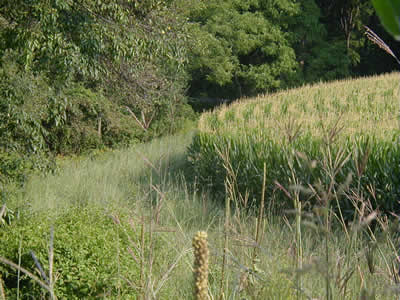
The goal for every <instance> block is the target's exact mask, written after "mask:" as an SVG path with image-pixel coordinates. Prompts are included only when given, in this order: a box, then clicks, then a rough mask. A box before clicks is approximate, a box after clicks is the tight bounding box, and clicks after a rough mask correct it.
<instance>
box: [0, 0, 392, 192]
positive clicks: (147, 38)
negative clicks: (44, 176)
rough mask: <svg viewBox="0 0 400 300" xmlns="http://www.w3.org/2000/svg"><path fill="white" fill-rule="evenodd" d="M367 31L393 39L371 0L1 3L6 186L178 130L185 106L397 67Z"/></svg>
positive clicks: (188, 113) (1, 151)
mask: <svg viewBox="0 0 400 300" xmlns="http://www.w3.org/2000/svg"><path fill="white" fill-rule="evenodd" d="M362 25H369V26H370V27H372V28H374V29H375V30H376V31H377V32H378V33H379V34H381V35H382V37H383V38H384V39H385V38H386V39H388V40H389V41H390V39H389V38H387V36H386V35H385V33H382V29H381V26H380V25H378V19H377V17H376V15H375V13H374V10H373V9H372V6H371V4H370V3H369V1H364V0H354V1H341V2H340V1H339V2H335V3H333V4H332V3H329V4H327V3H325V1H321V0H303V1H294V0H279V1H278V0H277V1H271V2H268V3H267V2H265V1H259V0H251V1H237V0H224V1H211V0H210V1H181V0H168V1H166V0H146V1H132V0H124V1H118V2H113V1H106V0H104V1H92V0H85V1H36V2H31V1H24V0H20V1H17V2H15V1H3V2H2V4H1V5H0V77H1V86H0V96H1V103H0V104H1V105H0V120H1V125H0V126H1V128H0V140H1V145H0V170H1V173H0V181H1V182H3V184H4V183H6V182H9V181H10V180H18V181H19V182H22V181H23V180H24V178H25V176H26V173H27V172H26V171H27V170H30V169H33V170H35V169H41V170H51V169H54V163H53V159H52V157H54V156H56V155H68V154H79V153H83V152H87V151H88V150H91V149H101V148H105V147H118V146H121V145H128V144H131V143H135V142H143V141H148V140H149V139H151V138H153V137H156V136H160V135H163V134H167V133H173V132H176V130H177V129H179V128H182V127H183V126H184V124H185V120H188V119H193V118H194V114H193V112H192V109H191V108H190V106H189V105H188V104H187V103H188V102H190V103H191V104H192V106H193V107H194V108H195V110H201V109H202V108H204V107H205V106H207V105H208V106H213V105H215V103H218V101H219V100H218V99H235V98H237V97H242V96H251V95H256V94H258V93H263V92H269V91H276V90H278V89H282V88H286V87H293V86H297V85H301V84H303V83H305V82H313V81H320V80H331V79H338V78H342V77H346V76H351V75H362V74H370V73H376V72H382V71H388V70H391V67H390V66H391V64H390V63H384V62H385V61H387V60H388V59H390V58H387V57H385V56H383V54H382V53H381V52H380V51H379V49H378V48H377V47H375V46H372V45H371V44H370V43H366V39H365V38H364V37H363V31H364V29H363V27H362ZM377 60H379V64H378V63H376V62H377ZM380 68H383V69H380ZM188 99H190V101H188Z"/></svg>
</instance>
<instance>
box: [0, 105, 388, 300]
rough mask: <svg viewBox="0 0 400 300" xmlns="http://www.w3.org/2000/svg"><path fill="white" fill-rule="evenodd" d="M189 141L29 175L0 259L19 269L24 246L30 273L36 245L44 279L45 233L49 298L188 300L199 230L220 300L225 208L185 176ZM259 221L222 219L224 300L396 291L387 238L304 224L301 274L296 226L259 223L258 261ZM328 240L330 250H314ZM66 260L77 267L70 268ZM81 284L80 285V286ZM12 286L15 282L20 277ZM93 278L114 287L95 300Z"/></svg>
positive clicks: (381, 295)
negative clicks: (53, 277)
mask: <svg viewBox="0 0 400 300" xmlns="http://www.w3.org/2000/svg"><path fill="white" fill-rule="evenodd" d="M293 101H294V100H293ZM191 137H192V135H190V134H189V135H181V136H174V137H168V138H164V139H161V140H157V141H154V142H152V143H150V144H146V145H141V146H137V147H133V148H131V149H127V150H123V151H116V152H112V153H106V154H102V155H99V156H97V157H92V158H85V159H79V160H76V161H69V162H66V163H65V164H64V166H63V168H62V170H61V171H60V172H59V173H58V174H56V175H52V176H47V177H45V178H43V177H37V178H32V180H30V181H29V183H28V185H27V186H26V190H25V191H24V192H23V193H22V194H21V195H20V197H18V198H16V199H15V200H13V201H12V203H9V206H10V207H12V208H13V209H14V211H18V212H19V218H17V217H16V216H15V218H14V220H13V221H12V223H11V225H7V226H5V227H2V228H1V233H0V245H3V246H1V247H0V255H4V256H8V257H9V256H10V255H11V254H13V255H14V256H13V257H12V258H14V260H15V261H17V260H18V255H17V252H16V251H15V250H16V249H17V250H18V247H19V245H20V244H19V242H21V243H22V247H21V254H22V257H23V258H24V259H23V260H22V263H23V264H22V265H23V266H24V267H26V268H28V269H30V270H32V271H34V267H33V263H32V261H31V260H29V250H30V249H32V248H34V249H35V251H37V252H38V253H39V252H40V253H41V254H40V257H39V259H41V262H42V263H43V264H44V266H45V270H46V271H47V265H46V259H47V256H46V254H47V243H48V231H49V228H50V226H51V225H52V224H53V225H55V241H58V242H55V255H56V260H57V256H61V257H59V258H58V261H59V262H58V265H57V264H56V268H55V273H56V274H58V277H59V279H58V280H57V281H56V283H55V285H56V292H57V293H59V294H60V295H61V294H62V293H70V294H68V295H69V297H70V298H71V299H72V295H75V297H77V298H79V296H80V297H85V296H83V295H86V297H95V296H101V297H104V298H107V299H114V298H115V299H118V298H119V299H130V298H132V299H135V298H136V296H137V294H138V293H139V291H140V289H139V288H138V285H140V283H142V284H145V288H144V289H143V291H144V293H145V294H146V295H147V296H148V297H149V298H151V297H154V298H157V299H191V297H192V274H191V270H192V269H191V266H192V262H193V255H192V252H191V239H192V237H193V234H194V233H195V232H196V231H197V230H207V231H208V233H209V244H210V251H211V258H210V276H209V278H210V294H211V295H213V297H214V299H216V298H217V297H218V295H219V289H220V278H221V263H222V253H223V247H224V245H223V237H224V227H223V224H224V221H225V218H224V209H223V207H220V206H219V205H218V204H217V203H218V202H216V201H214V199H213V197H212V196H211V195H209V194H208V193H207V192H206V191H200V189H199V187H198V186H196V183H195V180H193V178H194V176H193V174H190V173H189V174H188V172H185V170H186V163H185V160H186V152H185V151H186V147H187V146H188V145H189V144H190V142H191ZM150 204H153V205H150ZM110 216H113V218H110ZM117 217H118V219H119V220H120V221H117ZM289 219H290V217H289ZM96 220H98V221H96ZM113 220H114V221H113ZM142 220H144V222H142ZM255 223H256V219H255V217H254V216H252V215H251V214H246V213H243V212H236V213H234V214H233V215H232V217H231V218H230V226H229V229H228V231H227V234H228V235H227V236H228V249H229V251H228V253H229V255H228V263H227V266H226V267H227V270H226V273H225V278H224V294H225V296H226V299H228V298H229V299H239V298H240V297H243V298H249V299H251V297H253V299H306V296H307V297H310V298H316V299H322V298H324V297H325V294H326V292H327V290H326V285H325V283H326V281H325V277H324V276H325V275H326V274H327V273H328V274H329V278H328V282H329V285H330V289H331V290H332V295H333V299H357V298H359V297H360V293H361V291H362V290H363V289H365V288H366V289H367V291H368V292H372V291H376V293H377V299H392V298H393V294H390V289H389V288H388V287H390V286H391V285H393V283H394V281H393V280H394V278H393V276H392V274H391V271H390V268H391V264H392V262H393V261H394V256H395V252H394V251H393V250H391V242H392V239H391V235H390V234H382V235H381V236H380V237H379V239H378V238H377V242H374V241H372V242H371V240H373V238H372V239H371V238H370V237H368V235H366V234H364V233H363V232H364V231H363V230H353V231H351V232H350V233H349V235H346V234H344V232H343V231H342V230H341V229H338V230H337V232H331V233H330V234H329V235H328V236H326V235H324V233H323V230H319V227H318V222H315V224H317V227H316V228H317V230H315V228H314V227H315V226H310V225H307V224H304V225H303V226H302V242H301V244H300V245H301V248H302V250H303V254H302V258H301V261H302V264H303V269H302V271H301V272H297V271H296V265H297V264H298V262H299V258H298V257H297V256H296V253H297V252H296V249H297V247H296V242H295V241H296V239H295V237H296V230H295V228H294V225H293V224H292V221H291V220H287V219H282V218H278V217H275V216H272V215H269V214H268V215H267V216H266V219H265V224H264V238H263V240H262V243H261V244H260V245H258V246H257V247H256V248H257V249H259V252H258V257H257V260H255V261H254V260H253V250H254V246H255V244H254V231H255ZM65 224H72V225H74V226H72V225H71V226H66V225H65ZM142 224H144V226H142ZM308 224H309V223H308ZM41 227H43V228H42V229H41ZM89 228H91V229H89ZM356 228H358V227H356ZM142 229H144V231H145V240H144V241H143V242H142V241H141V238H140V232H141V230H142ZM16 232H17V233H21V232H22V234H16ZM13 234H14V235H13ZM127 236H129V237H130V239H128V238H127ZM118 237H119V238H118ZM326 237H327V239H326V240H327V242H328V248H326V246H325V245H324V244H323V243H322V241H323V240H324V239H325V238H326ZM63 239H64V240H65V242H63ZM66 243H70V244H72V246H71V247H68V245H66ZM81 244H83V245H84V247H83V248H82V247H80V246H79V245H81ZM369 245H373V246H371V247H370V246H369ZM297 246H299V245H297ZM40 249H42V250H40ZM57 249H62V250H63V251H57ZM128 249H131V250H132V251H133V253H134V255H133V256H132V255H131V253H132V252H130V250H128ZM150 249H152V250H150ZM327 249H328V250H327ZM369 249H370V250H369ZM371 249H373V250H374V251H375V252H374V253H375V256H374V263H373V265H374V268H375V272H374V273H373V274H371V272H370V271H369V269H368V264H367V259H366V257H369V256H368V255H366V254H368V253H370V251H372V250H371ZM11 251H14V252H11ZM74 251H75V252H74ZM327 251H328V252H327ZM142 254H143V263H144V264H143V267H142V268H141V267H140V265H141V263H140V261H141V260H140V257H141V255H142ZM327 254H328V255H329V261H328V263H329V266H328V267H327V266H326V260H325V257H326V255H327ZM102 256H104V258H105V259H104V260H102V259H101V257H102ZM10 258H11V257H10ZM62 258H64V259H62ZM71 261H73V262H74V263H73V264H75V265H73V266H72V267H68V266H69V265H71V264H72V263H71ZM62 264H64V265H62ZM65 270H68V272H71V274H72V273H73V272H75V274H73V275H74V276H75V277H74V276H73V277H74V278H75V279H76V280H75V281H73V282H74V283H76V282H78V283H76V284H77V285H78V287H77V288H76V289H72V290H70V291H64V290H65V289H64V287H65V286H70V285H71V282H65V276H66V275H68V274H65V273H66V271H65ZM34 272H36V273H35V274H38V273H37V271H34ZM96 272H97V273H96ZM141 272H142V274H143V275H142V279H140V273H141ZM3 274H5V273H3ZM82 274H84V276H83V275H82ZM251 274H254V275H251ZM79 275H82V280H78V279H79ZM299 276H300V277H299ZM4 277H5V275H3V278H4ZM10 278H14V280H15V281H16V277H10ZM60 278H61V279H63V280H64V282H63V281H61V279H60ZM74 278H73V279H74ZM299 278H301V280H297V279H299ZM96 280H98V281H100V282H107V281H108V282H109V286H110V287H107V288H105V287H104V286H101V287H100V288H99V289H103V290H104V291H103V294H102V295H99V294H96V295H95V294H93V293H92V291H96V292H98V289H97V288H95V287H94V286H85V285H84V284H82V281H86V282H96ZM79 282H80V283H79ZM6 283H7V284H8V285H7V286H11V283H10V282H7V281H6ZM300 283H301V285H300ZM296 287H297V288H300V287H301V290H302V292H301V293H300V294H297V293H296V290H298V289H297V288H296ZM28 288H31V289H32V291H29V290H28V291H27V290H22V289H21V293H26V294H23V295H22V298H26V297H27V294H28V293H33V290H35V289H36V290H38V287H37V284H33V285H28ZM16 291H17V289H16V288H15V285H14V289H12V290H9V291H8V293H9V295H8V296H9V298H13V297H14V296H15V293H16ZM78 292H79V293H81V294H77V293H78ZM85 293H86V294H85ZM89 295H90V296H89ZM20 296H21V295H20Z"/></svg>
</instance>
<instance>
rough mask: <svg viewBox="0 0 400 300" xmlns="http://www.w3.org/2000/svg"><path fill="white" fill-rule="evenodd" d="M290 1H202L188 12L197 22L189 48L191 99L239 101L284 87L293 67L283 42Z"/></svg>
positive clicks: (292, 12) (293, 11)
mask: <svg viewBox="0 0 400 300" xmlns="http://www.w3.org/2000/svg"><path fill="white" fill-rule="evenodd" d="M297 12H298V8H297V5H296V4H295V3H294V2H292V1H279V2H276V3H274V4H273V5H270V4H266V3H264V2H263V1H246V2H242V1H220V2H215V1H205V2H202V3H201V4H198V5H197V6H195V8H193V9H192V10H191V11H190V12H189V19H190V20H191V21H194V22H196V23H195V24H194V25H193V27H192V30H193V35H194V36H195V37H196V39H195V44H194V46H193V49H191V53H190V55H191V63H190V72H191V74H192V90H191V93H192V94H196V95H201V94H202V93H203V94H204V93H207V94H209V95H211V96H216V95H219V96H222V95H223V96H224V97H239V96H242V95H254V94H257V93H260V92H265V91H269V90H274V89H277V88H280V87H282V86H284V80H283V79H284V78H285V76H289V75H290V74H291V73H292V72H293V71H294V69H295V67H296V65H297V63H296V60H295V53H294V51H293V49H292V48H291V47H290V44H289V42H288V34H286V33H285V30H286V29H287V20H288V18H289V16H293V15H295V14H296V13H297Z"/></svg>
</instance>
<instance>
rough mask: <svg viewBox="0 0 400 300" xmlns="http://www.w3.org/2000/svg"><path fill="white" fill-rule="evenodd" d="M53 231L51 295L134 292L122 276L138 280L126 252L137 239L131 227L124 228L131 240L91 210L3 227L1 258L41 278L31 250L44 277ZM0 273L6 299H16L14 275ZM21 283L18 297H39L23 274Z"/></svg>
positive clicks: (70, 296)
mask: <svg viewBox="0 0 400 300" xmlns="http://www.w3.org/2000/svg"><path fill="white" fill-rule="evenodd" d="M50 215H51V214H49V216H50ZM51 227H53V228H54V276H55V278H56V281H55V294H56V296H57V297H58V298H59V299H82V298H85V297H98V296H99V295H107V297H114V296H117V295H120V296H124V295H127V294H129V295H131V296H133V295H135V294H136V293H137V290H136V289H135V288H134V287H132V286H130V285H129V284H126V282H123V279H122V278H128V279H129V280H130V281H135V280H137V278H138V277H139V266H138V265H137V263H136V262H135V261H134V259H132V257H131V256H130V255H129V254H128V253H127V251H126V249H127V247H128V246H132V244H130V242H132V241H135V242H136V241H137V240H138V237H137V236H136V235H135V234H134V232H133V230H132V228H129V226H125V230H127V233H128V234H129V238H130V239H131V241H129V240H128V236H127V235H126V234H125V233H124V231H122V230H118V228H117V225H115V224H114V223H113V220H112V218H111V217H110V216H108V215H106V214H105V213H104V212H103V211H101V209H96V208H94V207H91V208H90V209H82V208H79V209H78V208H77V209H73V210H70V211H69V212H67V213H65V214H63V215H61V216H59V217H57V218H55V217H51V219H50V218H47V217H46V214H44V213H41V215H40V216H38V215H32V216H29V217H27V216H25V217H21V218H19V219H18V220H17V219H15V220H14V221H13V222H12V223H11V225H7V226H5V227H2V229H1V232H0V240H1V241H2V242H1V245H0V255H1V256H3V257H6V258H8V259H10V260H12V261H15V262H18V261H19V259H21V266H22V267H24V268H26V269H28V270H29V271H31V272H32V273H33V274H35V275H37V276H38V277H40V273H39V272H38V269H37V268H36V267H35V263H34V261H33V259H32V256H31V254H30V253H31V251H32V252H34V254H35V256H36V257H37V258H38V260H39V262H40V264H41V265H42V267H43V269H44V270H46V273H47V274H48V267H49V263H48V255H49V253H48V251H49V242H50V241H49V237H50V234H49V233H50V228H51ZM19 253H20V254H21V255H19ZM116 262H118V263H116ZM0 272H1V274H2V279H3V281H4V283H5V287H6V291H7V293H8V296H10V297H11V296H12V295H16V294H17V292H16V291H17V280H18V277H17V275H18V274H17V271H16V270H14V269H12V268H10V267H8V266H5V265H0ZM19 281H20V282H19V289H20V290H19V293H20V296H21V297H22V298H24V299H25V298H27V297H32V298H35V299H38V298H40V297H41V295H42V294H43V290H41V288H40V287H39V286H38V285H37V284H36V283H35V282H34V281H33V280H31V279H30V278H29V277H28V276H27V275H25V274H23V273H21V276H20V278H19Z"/></svg>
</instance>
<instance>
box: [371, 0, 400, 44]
mask: <svg viewBox="0 0 400 300" xmlns="http://www.w3.org/2000/svg"><path fill="white" fill-rule="evenodd" d="M372 4H373V5H374V7H375V9H376V12H377V14H378V16H379V18H380V19H381V22H382V24H383V26H384V27H385V29H386V30H387V31H388V32H389V33H390V34H391V35H393V37H394V38H395V39H396V40H397V41H400V0H372Z"/></svg>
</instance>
